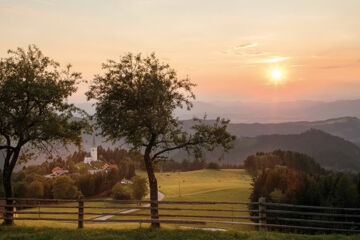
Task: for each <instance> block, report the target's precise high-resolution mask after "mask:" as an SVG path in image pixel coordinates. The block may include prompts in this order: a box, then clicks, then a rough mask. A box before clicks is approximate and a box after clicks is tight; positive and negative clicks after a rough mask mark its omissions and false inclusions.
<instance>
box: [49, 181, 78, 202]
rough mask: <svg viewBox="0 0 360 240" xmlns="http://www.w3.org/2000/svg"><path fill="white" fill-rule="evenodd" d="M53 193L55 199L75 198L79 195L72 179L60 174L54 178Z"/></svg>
mask: <svg viewBox="0 0 360 240" xmlns="http://www.w3.org/2000/svg"><path fill="white" fill-rule="evenodd" d="M53 195H54V198H57V199H75V198H77V197H78V196H79V191H78V189H77V187H76V186H75V181H74V180H72V179H71V178H70V177H69V176H61V177H58V178H56V179H55V182H54V186H53Z"/></svg>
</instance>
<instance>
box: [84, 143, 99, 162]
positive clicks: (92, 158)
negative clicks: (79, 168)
mask: <svg viewBox="0 0 360 240" xmlns="http://www.w3.org/2000/svg"><path fill="white" fill-rule="evenodd" d="M97 157H98V156H97V147H92V148H91V149H90V157H85V159H84V163H88V164H89V163H91V162H93V161H97V160H98V158H97Z"/></svg>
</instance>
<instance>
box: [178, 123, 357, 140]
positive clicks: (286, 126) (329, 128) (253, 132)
mask: <svg viewBox="0 0 360 240" xmlns="http://www.w3.org/2000/svg"><path fill="white" fill-rule="evenodd" d="M183 122H184V125H185V127H187V128H189V127H190V126H191V125H192V124H193V121H192V120H186V121H183ZM211 122H212V121H209V123H211ZM313 128H315V129H319V130H322V131H324V132H327V133H330V134H332V135H335V136H338V137H341V138H344V139H346V140H348V141H351V142H353V143H356V144H358V145H359V146H360V119H358V118H356V117H342V118H334V119H328V120H323V121H313V122H307V121H299V122H283V123H230V124H229V131H230V132H231V133H232V134H234V135H236V136H237V137H256V136H260V135H271V134H300V133H303V132H306V131H308V130H310V129H313Z"/></svg>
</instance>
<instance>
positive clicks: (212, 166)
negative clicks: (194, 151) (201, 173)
mask: <svg viewBox="0 0 360 240" xmlns="http://www.w3.org/2000/svg"><path fill="white" fill-rule="evenodd" d="M207 169H213V170H220V165H219V164H218V163H216V162H210V163H209V164H208V165H207Z"/></svg>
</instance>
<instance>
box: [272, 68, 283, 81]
mask: <svg viewBox="0 0 360 240" xmlns="http://www.w3.org/2000/svg"><path fill="white" fill-rule="evenodd" d="M270 74H271V76H270V81H271V82H272V83H273V84H275V85H278V84H280V83H282V81H283V77H284V76H283V71H282V70H281V69H279V68H275V69H272V70H271V72H270Z"/></svg>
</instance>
